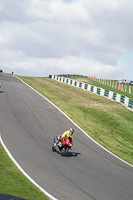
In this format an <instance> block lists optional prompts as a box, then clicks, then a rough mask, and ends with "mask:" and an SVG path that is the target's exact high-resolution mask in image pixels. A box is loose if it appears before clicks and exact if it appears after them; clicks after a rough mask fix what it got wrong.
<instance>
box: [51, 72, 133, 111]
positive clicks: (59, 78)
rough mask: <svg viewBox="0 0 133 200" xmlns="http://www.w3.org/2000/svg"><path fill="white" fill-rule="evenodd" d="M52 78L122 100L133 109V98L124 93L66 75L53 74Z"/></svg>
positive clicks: (115, 99) (118, 100)
mask: <svg viewBox="0 0 133 200" xmlns="http://www.w3.org/2000/svg"><path fill="white" fill-rule="evenodd" d="M51 78H52V79H54V80H57V81H60V82H62V83H67V84H70V85H71V86H74V87H79V88H81V89H84V90H87V91H90V92H93V93H95V94H97V95H100V96H104V97H106V98H108V99H111V100H114V101H117V102H120V103H122V104H123V105H125V106H126V107H128V108H130V109H131V110H132V111H133V100H131V99H129V98H128V97H126V96H124V95H122V94H118V93H115V92H112V91H109V90H104V89H103V88H99V87H96V86H93V85H89V84H87V83H81V82H78V81H75V80H72V79H69V78H64V77H60V76H55V75H52V76H51Z"/></svg>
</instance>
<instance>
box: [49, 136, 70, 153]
mask: <svg viewBox="0 0 133 200" xmlns="http://www.w3.org/2000/svg"><path fill="white" fill-rule="evenodd" d="M59 142H61V146H59V145H58V144H59ZM72 146H73V141H72V138H62V137H61V138H60V141H59V140H58V138H54V139H53V146H52V151H56V152H57V153H59V154H61V156H65V155H66V154H67V152H68V150H69V149H71V147H72Z"/></svg>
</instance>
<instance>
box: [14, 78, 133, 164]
mask: <svg viewBox="0 0 133 200" xmlns="http://www.w3.org/2000/svg"><path fill="white" fill-rule="evenodd" d="M15 77H16V76H15ZM16 78H18V77H16ZM18 79H19V80H20V81H22V82H23V83H24V84H26V85H27V86H28V87H30V88H31V89H32V90H34V91H35V92H37V93H38V94H39V95H40V96H41V97H43V98H44V99H45V100H47V101H48V102H49V103H50V104H52V105H53V106H54V107H55V108H56V109H57V110H59V111H60V112H61V113H62V114H63V115H65V117H66V118H68V119H69V120H70V121H71V122H72V123H73V124H74V125H75V126H77V128H79V129H80V130H81V131H82V132H83V133H84V134H85V135H86V136H87V137H88V138H90V139H91V140H92V141H93V142H94V143H96V144H97V145H98V146H100V147H101V148H102V149H104V150H105V151H107V152H108V153H110V154H111V155H113V156H114V157H116V158H117V159H119V160H121V161H122V162H124V163H126V164H127V165H129V166H130V167H133V165H132V164H130V163H128V162H126V161H125V160H123V159H121V158H120V157H118V156H117V155H115V154H113V153H112V152H111V151H109V150H108V149H106V148H105V147H103V146H102V145H101V144H99V143H98V142H96V140H94V139H93V138H92V137H91V136H89V135H88V134H87V133H86V132H85V131H84V130H83V129H81V128H80V127H79V126H78V125H77V124H76V123H75V122H74V121H73V120H72V119H70V118H69V117H68V116H67V115H66V114H65V113H64V112H63V111H62V110H60V109H59V108H58V107H57V106H56V105H55V104H53V103H52V102H51V101H50V100H48V99H47V98H46V97H45V96H43V95H42V94H40V93H39V92H38V91H36V90H35V89H34V88H32V87H31V86H30V85H28V84H27V83H25V82H24V81H23V80H22V79H20V78H18ZM52 80H53V79H52Z"/></svg>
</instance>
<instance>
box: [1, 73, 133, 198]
mask: <svg viewBox="0 0 133 200" xmlns="http://www.w3.org/2000/svg"><path fill="white" fill-rule="evenodd" d="M0 82H1V83H2V88H1V89H0V134H1V137H2V139H3V142H4V143H5V145H6V147H7V148H8V150H9V151H10V153H11V154H12V156H13V157H14V159H15V160H16V161H17V162H18V163H19V165H20V166H21V167H22V168H23V170H24V171H25V172H26V173H27V174H28V175H29V176H30V177H31V178H32V179H33V180H34V181H36V183H38V184H39V185H40V186H41V187H42V188H44V190H46V191H47V192H49V193H50V194H51V195H53V196H54V197H55V198H57V199H58V200H68V199H69V200H70V199H71V200H75V199H76V200H133V168H132V167H131V166H129V165H127V164H126V163H124V162H122V161H120V160H119V159H117V158H115V157H114V156H113V155H111V154H109V153H108V152H107V151H105V150H104V149H102V148H101V147H100V146H98V145H97V144H96V143H94V142H93V141H92V140H91V139H89V138H88V137H87V136H85V135H84V134H83V133H82V131H80V130H79V129H78V128H77V127H76V126H75V125H73V123H72V122H71V121H69V120H68V119H67V118H66V117H65V116H64V115H63V114H62V113H61V112H59V110H57V109H56V108H55V107H54V106H52V105H51V104H50V103H49V102H48V101H47V100H45V99H44V98H42V97H41V96H40V95H38V94H37V93H36V92H35V91H33V90H32V89H30V88H29V87H28V86H26V85H25V84H24V83H22V82H21V81H20V80H18V79H17V78H15V77H14V76H8V75H3V74H0ZM70 127H73V128H74V129H75V133H74V146H73V148H72V151H69V153H68V155H67V156H66V157H61V156H60V155H59V154H57V153H56V152H52V150H51V147H52V141H53V137H55V136H56V135H58V134H62V133H63V132H64V131H65V130H68V129H69V128H70Z"/></svg>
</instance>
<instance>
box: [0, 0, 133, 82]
mask: <svg viewBox="0 0 133 200" xmlns="http://www.w3.org/2000/svg"><path fill="white" fill-rule="evenodd" d="M0 69H3V71H5V72H12V71H13V72H14V73H15V74H18V75H30V76H48V75H49V74H61V73H73V74H82V75H87V76H93V75H95V76H97V77H99V78H111V79H122V78H127V79H132V80H133V0H128V1H127V0H111V1H109V0H0Z"/></svg>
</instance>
